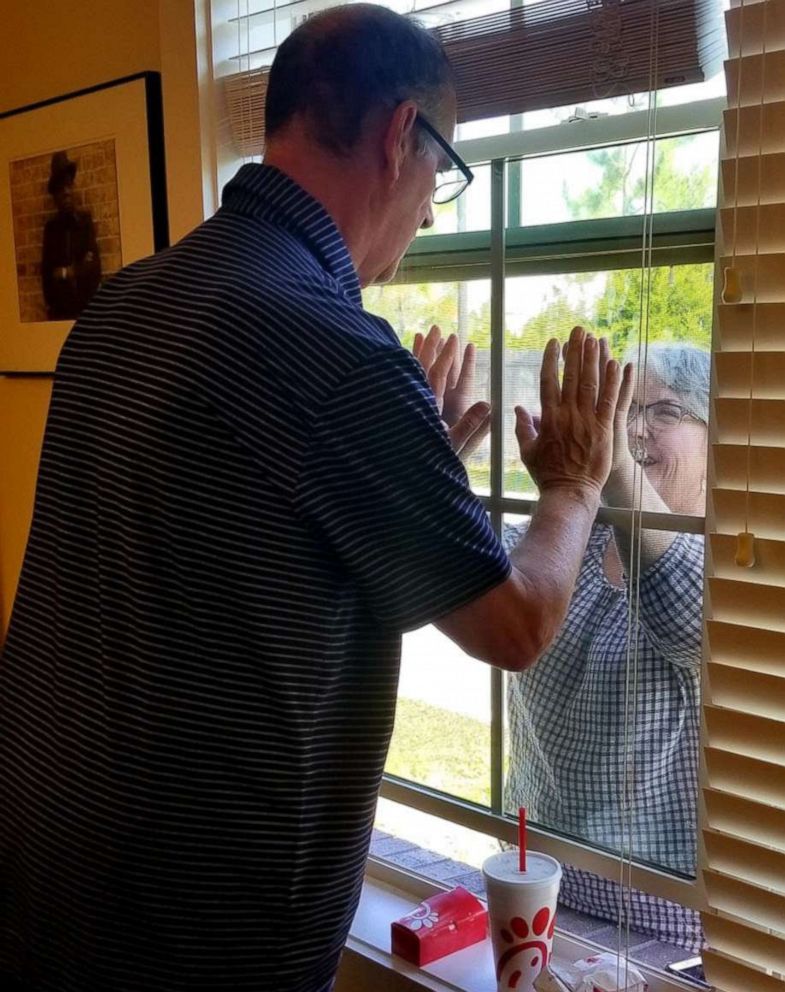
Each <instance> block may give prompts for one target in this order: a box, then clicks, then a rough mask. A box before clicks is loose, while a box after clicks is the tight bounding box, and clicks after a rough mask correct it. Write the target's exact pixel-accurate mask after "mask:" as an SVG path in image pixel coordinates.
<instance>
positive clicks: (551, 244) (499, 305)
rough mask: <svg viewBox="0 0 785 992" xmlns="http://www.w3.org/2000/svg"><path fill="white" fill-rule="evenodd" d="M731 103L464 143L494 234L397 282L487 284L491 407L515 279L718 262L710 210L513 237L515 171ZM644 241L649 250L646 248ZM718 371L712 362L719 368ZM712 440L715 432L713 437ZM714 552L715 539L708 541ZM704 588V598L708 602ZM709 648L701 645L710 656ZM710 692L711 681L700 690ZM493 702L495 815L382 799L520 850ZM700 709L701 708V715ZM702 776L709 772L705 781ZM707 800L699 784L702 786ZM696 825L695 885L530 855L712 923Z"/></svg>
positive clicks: (571, 853) (551, 838) (603, 854)
mask: <svg viewBox="0 0 785 992" xmlns="http://www.w3.org/2000/svg"><path fill="white" fill-rule="evenodd" d="M724 108H725V100H724V99H722V98H720V99H710V100H702V101H697V102H695V103H692V104H685V105H678V106H675V107H665V108H662V109H660V110H658V112H657V115H656V118H655V126H654V127H652V126H651V125H652V116H651V114H650V113H649V112H648V111H645V110H644V111H632V112H630V113H628V114H623V115H619V116H618V117H605V118H594V119H589V120H581V121H580V122H577V123H576V124H570V125H564V126H558V125H557V126H550V127H545V128H540V129H536V130H530V131H519V132H512V133H509V134H505V135H496V136H493V137H491V138H482V139H473V140H469V141H464V142H458V143H456V150H457V151H458V154H460V155H461V157H462V158H463V159H464V160H465V161H466V162H468V163H469V164H470V166H472V167H477V166H480V165H486V164H490V169H491V229H490V231H473V232H465V233H458V234H449V235H429V236H427V237H421V238H418V239H416V240H415V242H414V243H413V245H412V247H411V248H410V250H409V252H408V254H407V256H406V260H405V264H404V265H403V266H402V269H401V272H400V275H399V277H398V278H397V279H396V282H399V283H413V282H417V283H421V282H437V281H450V282H455V281H464V280H467V279H480V278H483V279H486V280H487V279H490V283H491V327H490V339H491V358H490V390H491V395H496V396H499V395H501V387H502V382H503V371H504V364H503V363H504V324H505V281H506V278H507V277H508V276H510V275H520V274H525V273H527V272H534V271H536V272H538V273H554V274H555V273H563V272H570V271H586V270H592V271H594V270H595V269H596V270H598V271H599V270H602V269H612V268H624V267H638V266H640V264H641V257H642V245H645V248H644V253H645V254H646V256H647V257H648V258H650V259H651V260H652V264H673V263H674V262H676V260H678V262H679V263H681V264H688V263H690V262H693V263H694V262H703V263H709V262H710V263H713V262H714V261H715V225H716V216H717V211H716V208H714V209H711V208H710V209H704V210H689V211H677V212H671V213H660V214H655V215H654V218H655V219H654V221H653V223H652V226H651V229H650V231H649V233H648V237H646V226H645V224H644V218H642V217H640V216H632V217H614V218H607V219H599V220H590V221H574V222H569V223H561V224H552V225H539V226H536V227H533V226H531V227H519V228H512V229H511V228H509V227H507V222H508V216H507V209H506V208H507V190H506V181H507V174H508V165H509V163H510V162H514V161H517V160H521V159H524V158H531V157H541V156H543V155H551V154H559V153H564V152H570V151H579V150H590V149H594V148H600V147H608V146H615V145H619V144H626V143H629V142H634V141H646V140H656V139H660V138H666V137H676V136H682V135H687V134H695V133H700V132H706V131H715V130H718V129H719V128H720V126H721V123H722V111H723V110H724ZM644 238H646V241H645V242H644ZM712 364H713V356H712ZM502 416H503V409H502V404H500V403H496V404H494V405H493V406H492V428H491V430H492V433H491V486H490V489H491V495H488V496H486V495H483V496H480V497H479V498H480V500H481V501H482V503H483V504H484V505H485V507H486V509H487V511H488V513H489V516H490V518H491V522H492V525H493V526H494V528H495V530H496V531H497V533H500V531H501V525H502V519H503V516H504V514H505V513H518V514H530V513H531V512H532V510H533V509H534V507H535V506H536V502H537V501H536V500H535V499H520V498H512V497H506V496H504V491H503V457H502V455H503V452H502V441H503V432H502V420H501V418H502ZM710 429H711V425H710ZM630 512H634V513H635V516H636V520H637V526H640V527H646V528H651V529H658V530H674V529H677V530H679V531H682V532H687V533H699V534H704V535H706V518H705V516H702V517H693V516H684V515H680V514H664V513H652V512H650V511H640V510H638V511H629V510H625V509H619V508H612V507H602V508H601V509H600V511H599V513H598V517H597V519H598V520H599V521H600V522H604V523H613V522H614V520H618V519H619V518H620V517H625V518H626V519H629V514H630ZM707 540H708V538H707ZM705 588H706V585H705V577H704V595H705ZM704 647H705V645H704ZM702 681H703V679H702ZM490 693H491V805H490V808H487V807H483V806H478V805H475V804H473V803H470V802H468V801H466V800H462V799H460V798H458V797H454V796H450V795H448V794H446V793H443V792H440V791H439V790H437V789H434V788H432V787H430V786H427V785H425V784H422V783H414V782H409V781H408V780H405V779H402V778H399V777H398V776H394V775H391V774H389V773H387V772H385V774H384V776H383V780H382V785H381V790H380V795H381V796H382V797H383V798H385V799H389V800H392V801H393V802H397V803H400V804H403V805H406V806H410V807H412V808H414V809H417V810H419V811H421V812H424V813H428V814H431V815H434V816H437V817H440V818H442V819H445V820H447V821H450V822H452V823H455V824H456V825H458V826H462V827H466V828H468V829H471V830H474V831H477V832H479V833H482V834H485V835H487V836H491V837H495V838H498V839H501V840H504V841H507V842H509V843H513V844H514V843H516V842H517V826H516V823H515V821H514V819H513V818H512V817H511V816H509V815H505V814H504V810H503V798H502V790H503V760H504V754H503V749H504V730H503V714H504V674H503V672H501V671H500V670H499V669H496V668H491V669H490ZM702 707H703V698H702V700H701V708H702ZM702 778H703V773H702V772H701V780H702ZM699 791H700V783H699ZM696 798H697V799H698V810H699V812H698V818H697V822H696V825H695V826H696V847H697V864H698V866H699V867H698V870H697V877H696V878H687V877H684V876H679V875H677V874H675V873H672V872H668V871H666V870H664V869H660V868H655V867H653V866H650V865H647V864H644V863H640V862H637V861H634V860H633V861H631V862H630V861H629V860H627V859H623V860H622V859H620V857H619V855H618V854H613V853H611V852H608V851H604V850H601V849H599V848H595V847H592V846H591V845H589V844H588V843H584V842H581V841H579V840H575V839H571V838H568V837H565V836H562V835H559V834H558V833H556V832H554V831H551V830H548V829H545V828H543V827H540V826H535V825H530V826H529V836H530V838H531V842H532V847H534V848H536V849H537V850H541V851H543V852H544V853H546V854H550V855H552V856H553V857H555V858H557V860H559V861H560V862H564V863H568V864H573V865H575V866H576V867H579V868H583V869H585V870H588V871H592V872H594V873H596V874H598V875H600V876H602V877H604V878H606V879H610V880H612V881H617V882H618V881H619V880H620V873H622V874H623V878H624V881H625V884H628V885H630V886H632V887H634V888H636V889H640V890H642V891H644V892H646V893H648V894H650V895H653V896H658V897H660V898H663V899H668V900H670V901H672V902H675V903H678V904H680V905H681V906H684V907H687V908H690V909H694V910H699V911H704V910H705V909H706V895H705V888H704V885H703V881H702V877H701V871H700V865H701V864H702V863H703V855H704V846H703V838H702V831H701V821H702V818H703V812H702V806H701V804H700V797H696ZM369 861H370V862H371V864H370V866H369V874H371V875H372V876H375V877H379V874H380V873H382V874H383V875H384V877H387V878H390V877H393V878H394V877H395V876H396V875H398V877H399V878H400V881H401V883H402V884H407V882H406V880H407V878H408V880H409V881H408V884H411V877H412V874H416V873H411V872H408V871H405V870H403V869H400V868H397V867H395V866H392V865H390V864H389V863H388V862H385V861H384V860H383V859H378V858H375V857H371V858H370V859H369Z"/></svg>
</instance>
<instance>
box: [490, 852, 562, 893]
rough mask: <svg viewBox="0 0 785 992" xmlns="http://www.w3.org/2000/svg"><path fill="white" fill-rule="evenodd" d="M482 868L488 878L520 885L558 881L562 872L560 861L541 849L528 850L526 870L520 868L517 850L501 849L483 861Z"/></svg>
mask: <svg viewBox="0 0 785 992" xmlns="http://www.w3.org/2000/svg"><path fill="white" fill-rule="evenodd" d="M482 870H483V874H484V875H486V876H487V877H488V878H492V879H495V880H496V881H498V882H511V883H513V884H518V885H531V884H533V883H539V884H542V883H543V882H558V881H559V879H560V878H561V874H562V871H561V865H560V864H559V862H558V861H557V860H556V859H555V858H552V857H551V856H550V855H548V854H540V853H539V851H528V852H527V854H526V871H525V872H522V871H520V870H519V869H518V852H517V851H501V852H500V853H499V854H492V855H491V857H490V858H487V859H486V860H485V862H484V863H483V866H482Z"/></svg>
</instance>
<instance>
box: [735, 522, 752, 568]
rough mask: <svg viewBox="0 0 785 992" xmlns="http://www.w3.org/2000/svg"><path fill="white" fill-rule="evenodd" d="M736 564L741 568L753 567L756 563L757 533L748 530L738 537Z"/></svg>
mask: <svg viewBox="0 0 785 992" xmlns="http://www.w3.org/2000/svg"><path fill="white" fill-rule="evenodd" d="M736 564H737V565H738V566H739V568H752V566H753V565H754V564H755V535H754V534H752V533H751V532H750V531H748V530H743V531H742V532H741V533H740V534H738V535H737V537H736Z"/></svg>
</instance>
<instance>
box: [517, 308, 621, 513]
mask: <svg viewBox="0 0 785 992" xmlns="http://www.w3.org/2000/svg"><path fill="white" fill-rule="evenodd" d="M560 352H561V349H560V346H559V342H558V341H556V340H555V339H554V340H552V341H549V342H548V345H547V347H546V348H545V354H544V356H543V360H542V369H541V372H540V401H541V406H542V414H541V416H540V418H539V423H537V422H536V421H535V418H534V417H532V415H531V414H530V413H529V412H528V411H527V410H525V409H524V408H523V407H516V408H515V417H516V423H515V433H516V436H517V438H518V445H519V447H520V453H521V458H522V460H523V463H524V465H525V466H526V468H527V469H528V470H529V473H530V474H531V476H532V478H533V479H534V481H535V483H536V484H537V486H538V488H539V489H540V492H541V493H544V492H547V491H548V490H551V489H564V490H571V491H573V492H575V493H576V494H577V495H580V494H586V493H590V494H591V495H593V496H596V497H597V498H599V495H600V493H601V492H602V488H603V486H604V485H605V482H606V480H607V478H608V473H609V472H610V469H611V461H612V457H613V421H614V416H615V414H616V407H617V403H618V400H619V388H620V385H621V369H620V366H619V363H618V362H615V361H607V363H606V364H605V367H604V369H603V373H604V374H603V375H602V377H601V376H600V349H599V344H598V342H597V339H596V338H594V337H593V336H592V335H590V334H589V335H587V334H586V333H585V332H584V330H583V328H582V327H575V328H573V330H572V333H571V335H570V340H569V342H568V344H567V348H566V351H565V360H564V377H563V381H562V384H561V385H559V375H558V372H559V355H560ZM603 358H604V356H603Z"/></svg>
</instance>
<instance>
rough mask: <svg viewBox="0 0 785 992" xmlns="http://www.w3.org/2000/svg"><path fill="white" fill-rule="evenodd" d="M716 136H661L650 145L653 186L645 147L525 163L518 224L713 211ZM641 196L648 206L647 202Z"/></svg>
mask: <svg viewBox="0 0 785 992" xmlns="http://www.w3.org/2000/svg"><path fill="white" fill-rule="evenodd" d="M718 142H719V136H718V132H717V131H707V132H704V133H702V134H689V135H681V136H680V137H677V138H664V139H661V140H660V141H657V142H656V144H655V146H654V156H655V159H654V185H653V189H648V188H647V182H646V177H647V173H650V172H651V163H650V161H649V159H650V156H651V155H652V147H651V146H650V145H648V144H647V143H646V142H642V141H636V142H632V143H630V144H626V145H616V146H613V147H609V148H595V149H592V150H589V151H579V152H569V153H566V154H563V155H549V156H547V157H544V158H530V159H524V160H523V161H521V162H520V164H519V165H518V172H517V176H519V177H520V178H519V179H516V172H515V171H514V170H511V171H510V182H511V183H512V182H516V181H517V182H519V183H520V202H521V207H520V223H521V224H522V225H529V224H555V223H562V222H566V221H572V220H592V219H595V218H598V217H618V216H631V215H640V214H643V213H644V211H645V210H646V209H651V198H653V204H654V212H655V213H662V212H666V211H671V210H697V209H700V208H703V207H713V206H714V205H715V203H716V200H717V160H718V155H717V153H718ZM647 195H648V196H649V198H650V201H648V202H647V199H646V198H647Z"/></svg>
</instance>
